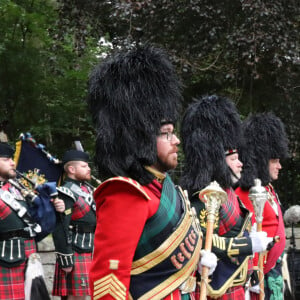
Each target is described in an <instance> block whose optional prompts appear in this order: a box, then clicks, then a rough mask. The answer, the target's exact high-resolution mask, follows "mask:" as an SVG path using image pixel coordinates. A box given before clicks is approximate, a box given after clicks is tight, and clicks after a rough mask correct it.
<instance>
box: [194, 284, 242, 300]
mask: <svg viewBox="0 0 300 300" xmlns="http://www.w3.org/2000/svg"><path fill="white" fill-rule="evenodd" d="M194 296H195V299H200V284H197V288H196V292H195V295H194ZM207 299H209V300H215V299H219V300H245V288H244V286H234V287H231V288H229V289H228V290H227V291H226V293H225V294H224V295H222V296H221V297H219V298H211V297H207Z"/></svg>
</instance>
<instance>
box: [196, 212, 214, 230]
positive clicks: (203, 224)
mask: <svg viewBox="0 0 300 300" xmlns="http://www.w3.org/2000/svg"><path fill="white" fill-rule="evenodd" d="M199 220H200V225H201V227H203V228H206V227H207V210H206V209H202V210H201V211H200V214H199ZM218 224H219V212H217V215H216V221H215V223H214V229H216V228H217V227H218Z"/></svg>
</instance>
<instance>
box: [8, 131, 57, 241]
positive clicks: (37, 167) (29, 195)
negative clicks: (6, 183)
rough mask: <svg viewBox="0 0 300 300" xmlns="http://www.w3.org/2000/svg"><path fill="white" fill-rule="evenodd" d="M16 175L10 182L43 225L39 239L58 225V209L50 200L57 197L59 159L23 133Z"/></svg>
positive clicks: (17, 147) (15, 157) (17, 145)
mask: <svg viewBox="0 0 300 300" xmlns="http://www.w3.org/2000/svg"><path fill="white" fill-rule="evenodd" d="M14 161H15V163H16V174H17V176H16V178H15V179H10V184H11V185H13V186H14V187H15V188H17V189H18V190H19V191H20V193H21V194H22V196H23V197H24V199H25V200H26V202H27V204H28V211H29V214H30V215H31V217H32V219H33V220H34V221H35V222H37V223H38V224H39V225H40V226H41V229H42V231H41V233H40V234H38V235H37V237H36V240H37V241H40V240H42V239H43V238H44V237H46V236H47V235H48V234H49V233H51V232H52V231H53V230H54V229H55V226H56V219H57V215H56V211H55V208H54V205H53V203H52V201H51V199H54V198H55V197H57V195H58V192H57V190H56V186H57V183H58V181H59V179H60V177H61V174H62V166H61V164H60V162H59V160H58V159H56V158H54V157H53V156H52V155H51V154H50V153H49V152H47V151H46V149H45V146H44V145H42V144H37V143H36V141H35V140H34V139H33V138H32V136H31V134H30V133H26V134H21V135H20V139H19V141H17V142H16V151H15V156H14Z"/></svg>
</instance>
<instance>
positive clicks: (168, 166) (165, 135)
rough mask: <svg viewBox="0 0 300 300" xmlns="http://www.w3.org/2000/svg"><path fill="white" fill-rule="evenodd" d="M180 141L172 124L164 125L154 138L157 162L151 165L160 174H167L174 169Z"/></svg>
mask: <svg viewBox="0 0 300 300" xmlns="http://www.w3.org/2000/svg"><path fill="white" fill-rule="evenodd" d="M179 144H180V140H179V139H178V137H177V136H176V134H175V133H174V126H173V124H165V125H163V126H161V128H160V134H159V135H158V136H157V138H156V145H157V162H156V163H155V164H154V165H153V167H154V168H155V169H157V170H158V171H160V172H167V171H168V170H172V169H174V168H176V166H177V164H178V160H177V152H178V147H177V145H179Z"/></svg>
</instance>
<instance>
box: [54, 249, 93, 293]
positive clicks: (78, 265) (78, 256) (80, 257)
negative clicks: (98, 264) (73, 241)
mask: <svg viewBox="0 0 300 300" xmlns="http://www.w3.org/2000/svg"><path fill="white" fill-rule="evenodd" d="M91 262H92V253H77V252H75V253H74V267H73V270H72V272H70V273H66V272H64V271H63V270H62V269H61V267H60V266H59V265H58V263H57V262H56V265H55V273H54V281H53V289H52V295H53V296H67V295H73V296H84V295H90V289H89V277H88V275H89V270H90V267H91Z"/></svg>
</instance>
